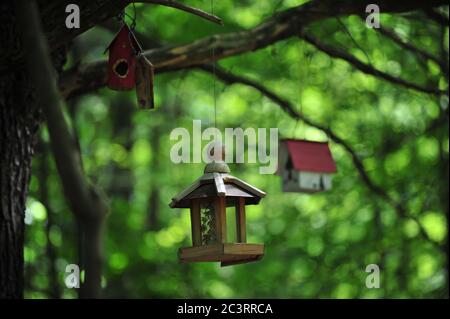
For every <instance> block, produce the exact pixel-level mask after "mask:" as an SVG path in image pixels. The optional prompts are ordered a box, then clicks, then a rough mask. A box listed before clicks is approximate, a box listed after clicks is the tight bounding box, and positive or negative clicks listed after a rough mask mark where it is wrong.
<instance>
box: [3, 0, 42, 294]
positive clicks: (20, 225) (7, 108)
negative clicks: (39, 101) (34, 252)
mask: <svg viewBox="0 0 450 319" xmlns="http://www.w3.org/2000/svg"><path fill="white" fill-rule="evenodd" d="M13 9H14V3H13V1H10V0H8V1H2V2H1V3H0V20H1V21H2V23H1V24H0V43H2V47H5V48H8V49H11V50H18V49H19V48H20V43H19V41H18V40H17V39H18V35H17V24H16V18H15V16H14V15H13V14H11V12H13V11H14V10H13ZM40 122H41V116H40V112H39V110H38V107H37V106H36V101H35V98H34V95H33V90H32V88H31V83H30V79H29V77H28V76H27V74H26V72H25V70H23V68H20V67H19V68H17V69H15V70H14V72H3V73H2V74H1V75H0V299H1V298H21V297H23V286H24V282H23V281H24V279H23V275H24V274H23V265H24V260H23V243H24V216H25V201H26V196H27V191H28V182H29V179H30V174H31V157H32V155H33V150H34V144H35V135H36V132H37V130H38V128H39V124H40Z"/></svg>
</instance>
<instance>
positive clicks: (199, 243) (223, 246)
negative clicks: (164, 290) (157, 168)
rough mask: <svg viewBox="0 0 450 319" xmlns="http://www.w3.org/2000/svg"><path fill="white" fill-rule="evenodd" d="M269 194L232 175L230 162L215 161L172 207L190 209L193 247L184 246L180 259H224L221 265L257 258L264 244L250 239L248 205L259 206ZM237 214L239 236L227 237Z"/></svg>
mask: <svg viewBox="0 0 450 319" xmlns="http://www.w3.org/2000/svg"><path fill="white" fill-rule="evenodd" d="M265 195H266V194H265V193H264V192H263V191H261V190H259V189H257V188H255V187H253V186H251V185H250V184H247V183H246V182H244V181H242V180H240V179H239V178H237V177H234V176H232V175H230V169H229V168H228V165H227V164H226V163H224V162H223V161H213V162H211V163H209V164H208V165H206V167H205V171H204V175H203V176H202V177H200V178H199V179H197V180H196V181H195V182H194V183H193V184H192V185H191V186H189V187H188V188H186V189H185V190H183V191H182V192H180V193H179V194H178V195H176V196H175V197H174V198H173V199H172V202H171V203H170V204H169V206H170V207H171V208H189V209H190V212H191V230H192V247H184V248H180V249H179V251H178V256H179V260H180V262H183V263H185V262H220V263H221V266H228V265H234V264H241V263H247V262H252V261H257V260H259V259H261V258H262V257H263V255H264V245H263V244H248V243H247V242H246V237H247V236H246V226H245V206H246V205H257V204H258V203H259V201H260V200H261V198H263V197H264V196H265ZM233 208H234V211H235V215H236V239H235V241H233V240H230V239H229V238H228V237H227V215H229V214H231V213H233Z"/></svg>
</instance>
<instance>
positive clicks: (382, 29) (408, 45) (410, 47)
mask: <svg viewBox="0 0 450 319" xmlns="http://www.w3.org/2000/svg"><path fill="white" fill-rule="evenodd" d="M375 30H377V31H378V32H379V33H381V34H382V35H384V36H386V37H388V38H389V39H391V40H392V41H394V42H395V43H397V44H398V45H399V46H400V47H401V48H403V49H406V50H409V51H411V52H413V53H415V54H416V55H418V56H420V57H421V58H423V59H425V60H431V61H433V62H435V63H436V64H437V65H439V67H440V68H441V70H442V72H447V71H446V66H445V63H444V62H443V61H441V60H440V59H439V58H438V57H436V56H434V55H432V54H431V53H429V52H427V51H425V50H423V49H421V48H419V47H416V46H414V45H413V44H411V43H409V42H408V41H406V40H404V39H403V38H402V37H400V35H398V34H397V33H396V32H395V31H394V30H392V29H389V28H386V27H383V26H381V25H380V27H379V28H375Z"/></svg>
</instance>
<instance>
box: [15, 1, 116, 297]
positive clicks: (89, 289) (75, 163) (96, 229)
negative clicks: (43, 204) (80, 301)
mask: <svg viewBox="0 0 450 319" xmlns="http://www.w3.org/2000/svg"><path fill="white" fill-rule="evenodd" d="M15 9H16V10H15V11H16V14H17V18H18V20H19V21H20V27H21V28H20V29H21V30H20V31H21V32H20V35H21V39H22V41H23V55H24V57H25V59H26V62H27V67H28V72H29V74H30V78H31V81H32V84H33V86H34V87H35V88H36V95H37V97H38V99H39V106H40V107H41V108H42V110H43V112H44V114H45V117H46V122H47V127H48V132H49V136H50V143H51V147H52V151H53V155H54V157H55V163H56V168H57V170H58V173H59V175H60V177H61V182H62V186H63V189H64V193H65V195H66V199H67V201H68V204H69V206H70V208H71V210H72V212H73V214H74V215H75V216H76V218H77V219H78V220H79V221H80V222H81V224H82V226H83V232H84V239H85V245H84V247H83V252H84V254H85V256H86V258H85V260H84V264H85V269H84V270H85V281H84V284H83V292H84V293H83V294H82V296H83V297H89V298H97V297H99V296H100V290H101V285H100V283H101V268H102V254H101V228H102V223H103V220H104V218H105V216H106V213H107V210H108V207H107V205H106V204H105V202H104V199H103V197H102V196H101V195H100V193H99V192H98V191H97V189H96V188H95V187H93V186H92V185H91V183H90V182H89V181H88V180H87V178H86V176H85V175H84V171H83V167H82V164H81V156H80V154H79V149H78V146H77V144H76V140H75V139H74V137H73V134H72V132H71V131H70V129H69V127H68V125H67V123H66V120H65V118H64V115H63V112H62V107H63V104H62V102H61V98H60V96H59V92H58V89H57V86H56V78H55V76H54V74H55V72H54V68H53V65H52V62H51V59H50V56H49V48H48V45H47V39H46V38H45V36H44V34H43V32H42V26H41V21H40V20H41V17H40V15H39V11H38V8H37V5H36V3H35V1H26V0H17V1H16V6H15ZM42 79H45V80H42Z"/></svg>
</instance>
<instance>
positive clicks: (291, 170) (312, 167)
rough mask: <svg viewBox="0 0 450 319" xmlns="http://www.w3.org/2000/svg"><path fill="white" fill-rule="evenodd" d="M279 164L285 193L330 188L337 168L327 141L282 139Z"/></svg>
mask: <svg viewBox="0 0 450 319" xmlns="http://www.w3.org/2000/svg"><path fill="white" fill-rule="evenodd" d="M278 165H279V166H278V171H277V175H280V176H281V178H282V181H281V183H282V189H283V192H301V193H317V192H322V191H326V190H330V189H331V187H332V183H331V177H332V174H334V173H336V171H337V170H336V163H335V162H334V159H333V156H332V155H331V151H330V148H329V147H328V142H313V141H306V140H294V139H285V140H281V142H280V151H279V160H278Z"/></svg>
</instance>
